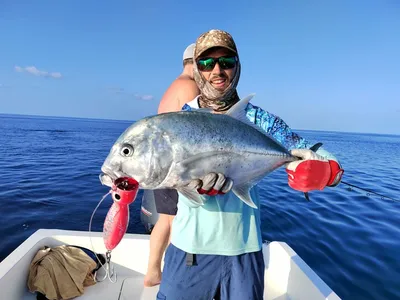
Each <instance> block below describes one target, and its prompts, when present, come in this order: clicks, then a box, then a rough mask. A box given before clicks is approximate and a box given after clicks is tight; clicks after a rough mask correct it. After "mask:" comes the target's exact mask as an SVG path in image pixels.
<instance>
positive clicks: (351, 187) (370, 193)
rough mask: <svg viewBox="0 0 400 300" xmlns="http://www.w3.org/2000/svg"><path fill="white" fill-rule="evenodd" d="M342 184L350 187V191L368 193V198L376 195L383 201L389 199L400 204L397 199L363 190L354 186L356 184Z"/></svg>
mask: <svg viewBox="0 0 400 300" xmlns="http://www.w3.org/2000/svg"><path fill="white" fill-rule="evenodd" d="M340 183H343V184H345V185H347V186H348V188H347V189H348V190H349V191H353V190H355V189H358V190H361V191H364V192H366V195H367V196H368V197H370V196H372V195H376V196H379V197H380V198H381V199H382V200H385V199H389V200H392V201H395V202H400V201H399V200H396V199H393V198H391V197H387V196H384V195H381V194H378V193H376V192H373V191H371V190H368V189H364V188H361V187H359V186H356V185H354V184H351V183H348V182H345V181H341V182H340Z"/></svg>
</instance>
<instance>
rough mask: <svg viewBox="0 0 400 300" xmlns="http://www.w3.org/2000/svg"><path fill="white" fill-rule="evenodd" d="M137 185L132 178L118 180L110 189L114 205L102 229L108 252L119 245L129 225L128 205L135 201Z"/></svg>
mask: <svg viewBox="0 0 400 300" xmlns="http://www.w3.org/2000/svg"><path fill="white" fill-rule="evenodd" d="M138 190H139V184H138V182H137V181H136V180H134V179H132V178H119V179H117V180H116V181H115V182H114V185H113V187H112V192H111V195H112V198H113V200H114V203H113V204H112V206H111V208H110V209H109V211H108V213H107V216H106V219H105V221H104V227H103V240H104V245H105V246H106V248H107V250H108V251H111V250H113V249H114V248H115V247H117V245H118V244H119V243H120V241H121V239H122V238H123V236H124V235H125V233H126V230H127V228H128V223H129V204H131V203H132V202H133V201H135V199H136V195H137V192H138Z"/></svg>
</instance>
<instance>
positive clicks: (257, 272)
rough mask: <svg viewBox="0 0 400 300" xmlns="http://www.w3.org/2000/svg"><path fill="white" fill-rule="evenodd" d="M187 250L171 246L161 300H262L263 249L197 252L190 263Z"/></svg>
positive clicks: (167, 253) (168, 252) (166, 256)
mask: <svg viewBox="0 0 400 300" xmlns="http://www.w3.org/2000/svg"><path fill="white" fill-rule="evenodd" d="M186 260H187V255H186V252H184V251H182V250H180V249H178V248H177V247H175V246H174V245H173V244H170V245H169V246H168V249H167V251H166V253H165V259H164V270H163V273H162V281H161V284H160V290H159V292H158V294H157V299H161V300H164V299H166V300H183V299H185V300H186V299H187V300H189V299H190V300H212V299H216V300H231V299H233V300H262V299H263V294H264V269H265V267H264V266H265V264H264V258H263V254H262V251H261V250H260V251H258V252H252V253H245V254H241V255H237V256H223V255H202V254H196V255H195V256H194V264H193V265H192V266H190V265H187V261H186Z"/></svg>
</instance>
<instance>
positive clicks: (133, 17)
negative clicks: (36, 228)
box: [0, 0, 400, 134]
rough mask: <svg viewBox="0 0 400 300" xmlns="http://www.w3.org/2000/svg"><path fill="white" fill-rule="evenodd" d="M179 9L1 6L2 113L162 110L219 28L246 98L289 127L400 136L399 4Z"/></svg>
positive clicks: (137, 4) (124, 4) (117, 115)
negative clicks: (196, 51) (238, 66)
mask: <svg viewBox="0 0 400 300" xmlns="http://www.w3.org/2000/svg"><path fill="white" fill-rule="evenodd" d="M167 2H169V3H168V4H167ZM171 2H172V1H133V0H131V1H112V2H111V1H107V2H106V1H88V0H85V1H76V0H74V1H72V0H69V1H66V0H65V1H61V0H60V1H28V0H26V1H12V0H2V1H0V113H15V114H34V115H50V116H68V117H89V118H106V119H124V120H137V119H139V118H142V117H144V116H146V115H149V114H154V113H156V109H157V106H158V102H159V100H160V99H161V97H162V95H163V93H164V91H165V90H166V88H167V87H168V85H169V84H170V83H171V81H172V80H173V79H174V78H176V76H178V74H179V73H180V72H181V58H182V52H183V50H184V48H185V47H186V46H187V45H188V44H189V43H191V42H194V41H195V39H196V38H197V36H198V35H199V34H201V33H202V32H205V31H207V30H209V29H212V28H219V29H224V30H227V31H229V32H230V33H231V34H232V35H233V37H234V39H235V41H236V44H237V46H238V49H239V54H240V58H241V61H242V75H241V79H240V82H239V86H238V91H239V94H240V96H245V95H246V94H248V93H253V92H254V93H256V97H255V98H254V100H253V103H254V104H256V105H260V106H261V107H263V108H264V109H266V110H269V111H271V112H272V113H275V114H277V115H279V116H280V117H282V118H283V119H284V120H285V121H286V122H287V123H288V124H289V125H290V126H291V127H293V128H296V129H310V130H334V131H353V132H373V133H375V132H376V133H394V134H400V1H398V0H381V1H376V0H374V1H372V0H359V1H356V0H355V1H339V0H331V1H317V0H315V1H278V0H275V1H272V0H263V1H258V2H254V1H253V2H251V3H250V2H248V3H245V2H244V1H237V2H236V3H235V2H234V1H201V2H198V1H197V2H191V1H180V3H179V4H178V2H177V3H176V4H171Z"/></svg>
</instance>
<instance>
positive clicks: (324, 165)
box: [286, 149, 344, 192]
mask: <svg viewBox="0 0 400 300" xmlns="http://www.w3.org/2000/svg"><path fill="white" fill-rule="evenodd" d="M291 154H292V155H294V156H297V157H300V158H301V159H302V160H299V161H294V162H291V163H289V164H287V166H286V172H287V173H288V181H289V186H290V187H291V188H293V189H295V190H298V191H301V192H308V191H312V190H323V189H324V188H325V187H326V186H335V185H337V184H338V183H339V182H340V180H341V178H342V175H343V172H344V170H343V169H342V168H341V167H340V165H339V164H338V163H337V162H336V161H334V160H328V159H326V158H324V157H322V156H321V155H318V154H317V153H315V152H314V151H312V150H309V149H294V150H292V151H291Z"/></svg>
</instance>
